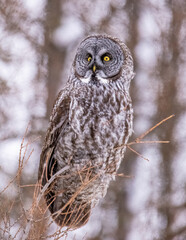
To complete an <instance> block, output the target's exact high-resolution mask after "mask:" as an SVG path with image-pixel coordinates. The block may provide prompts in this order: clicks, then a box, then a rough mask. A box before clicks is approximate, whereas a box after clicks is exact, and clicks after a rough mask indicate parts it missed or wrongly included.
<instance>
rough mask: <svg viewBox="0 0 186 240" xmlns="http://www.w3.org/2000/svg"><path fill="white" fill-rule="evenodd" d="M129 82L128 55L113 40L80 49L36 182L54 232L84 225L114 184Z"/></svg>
mask: <svg viewBox="0 0 186 240" xmlns="http://www.w3.org/2000/svg"><path fill="white" fill-rule="evenodd" d="M133 77H134V72H133V59H132V56H131V54H130V51H129V49H128V48H127V47H126V45H125V44H124V43H122V42H121V41H120V40H118V39H117V38H113V37H110V36H105V35H92V36H88V37H87V38H85V39H84V40H83V41H82V42H81V43H80V45H79V47H78V49H77V53H76V56H75V58H74V61H73V65H72V70H71V75H70V77H69V80H68V82H67V84H66V87H65V88H64V89H63V90H62V91H61V92H60V93H59V95H58V97H57V100H56V102H55V105H54V108H53V112H52V116H51V118H50V126H49V128H48V131H47V134H46V138H45V142H44V146H43V149H42V153H41V158H40V167H39V177H38V179H39V181H40V183H41V185H42V186H44V185H45V184H47V182H48V185H45V186H47V189H45V190H46V191H45V199H46V203H47V205H48V209H49V210H50V212H51V213H52V218H53V219H54V220H55V222H56V223H57V224H58V225H59V226H68V227H72V228H76V227H80V226H82V225H84V224H85V223H86V222H87V221H88V219H89V216H90V211H91V209H92V208H93V207H94V206H95V205H96V204H97V203H98V202H99V200H100V199H101V198H103V197H104V196H105V194H106V192H107V188H108V186H109V182H110V181H111V180H112V179H114V178H115V175H116V172H117V170H118V168H119V166H120V163H121V161H122V159H123V158H124V151H125V148H126V147H125V145H126V143H127V142H128V139H129V136H130V135H131V133H132V122H133V109H132V104H131V98H130V95H129V86H130V81H131V79H132V78H133ZM61 169H64V171H62V172H61V173H60V174H58V175H56V173H57V172H58V171H60V170H61ZM54 174H55V176H54ZM51 179H52V181H50V180H51Z"/></svg>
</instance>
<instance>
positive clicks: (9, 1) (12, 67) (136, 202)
mask: <svg viewBox="0 0 186 240" xmlns="http://www.w3.org/2000/svg"><path fill="white" fill-rule="evenodd" d="M92 33H106V34H109V35H113V36H115V37H118V38H120V39H121V40H123V41H124V42H125V43H126V44H127V46H128V47H129V48H130V50H131V52H132V55H133V58H134V63H135V73H136V76H135V78H134V80H133V81H132V84H131V89H130V92H131V97H132V101H133V107H134V134H133V136H132V137H131V139H130V141H132V140H134V139H135V138H137V137H138V136H140V135H141V134H142V133H144V132H145V131H147V130H148V129H150V128H151V127H152V126H154V125H155V124H157V123H158V122H160V121H161V120H162V119H165V118H166V117H168V116H170V115H172V114H175V117H174V118H171V119H169V120H168V121H166V122H164V123H163V124H162V125H160V126H159V127H157V128H155V129H154V130H153V131H152V132H151V133H149V134H148V135H147V136H146V137H145V139H144V140H149V141H150V140H153V141H158V140H166V141H170V143H169V144H156V143H154V144H147V143H146V144H136V145H135V146H134V149H135V150H136V151H137V152H139V153H140V154H141V155H143V156H144V157H145V158H148V159H149V161H145V160H144V159H142V158H141V157H140V156H139V155H137V154H135V153H134V152H132V151H130V150H129V149H127V152H126V156H125V159H124V161H123V162H122V166H121V167H120V169H119V173H123V174H125V175H130V176H133V177H129V178H126V177H117V178H116V181H114V182H112V184H111V186H110V188H109V190H108V193H107V195H106V197H105V198H104V199H103V201H102V202H101V204H99V206H98V207H96V208H95V209H94V210H93V213H92V217H91V219H90V221H89V223H88V224H87V225H86V226H84V227H82V228H80V229H78V230H75V231H73V232H70V233H69V235H68V237H67V238H64V239H69V240H70V239H77V240H79V239H87V240H185V239H186V1H185V0H149V1H147V0H138V1H135V0H114V1H111V0H105V1H98V0H95V1H87V0H78V1H77V0H68V1H67V0H52V1H51V0H33V1H31V0H1V1H0V151H1V158H0V239H3V240H4V239H22V238H20V236H21V235H19V234H21V231H22V230H21V229H22V228H24V227H23V226H22V225H21V224H22V222H21V221H18V219H19V217H20V212H21V207H20V191H21V195H22V201H23V203H22V205H23V206H24V208H25V209H28V208H29V207H30V205H31V203H32V197H33V191H34V188H33V185H32V184H35V183H36V181H37V169H38V164H39V155H40V152H41V146H42V141H43V137H44V135H45V131H46V129H47V125H48V121H49V116H50V113H51V109H52V105H53V102H54V100H55V98H56V95H57V93H58V92H59V90H60V89H61V88H62V87H63V85H64V84H65V82H66V81H67V78H68V74H69V72H70V67H71V63H72V59H73V56H74V54H75V50H76V48H77V46H78V44H79V43H80V41H81V40H82V39H83V38H84V37H85V36H87V35H89V34H92ZM27 126H28V132H27V134H26V137H25V141H28V142H29V145H28V149H27V153H26V154H25V158H29V154H31V153H32V149H34V151H33V153H32V154H31V156H30V158H29V159H28V162H27V163H26V166H25V167H24V170H23V172H22V174H21V178H20V179H19V181H20V182H21V185H22V186H25V187H22V188H19V190H18V187H17V183H16V181H12V182H10V181H11V180H12V179H14V177H15V175H16V172H17V169H18V165H19V154H20V152H19V151H20V146H21V142H22V138H23V136H24V134H25V130H26V128H27ZM23 150H24V149H23ZM26 155H27V156H26ZM9 183H10V184H9ZM8 184H9V185H8ZM7 185H8V187H7V188H5V187H6V186H7ZM26 186H27V187H26ZM24 214H26V212H24ZM55 227H56V226H55V224H53V225H52V226H51V228H55ZM46 231H48V233H47V234H49V232H50V229H46ZM30 239H31V238H30ZM32 239H33V238H32ZM37 239H40V238H37ZM41 239H42V238H41ZM44 239H49V238H44ZM51 239H58V238H55V237H54V236H53V237H52V236H51ZM61 239H62V238H61Z"/></svg>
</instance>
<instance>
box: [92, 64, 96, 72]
mask: <svg viewBox="0 0 186 240" xmlns="http://www.w3.org/2000/svg"><path fill="white" fill-rule="evenodd" d="M92 70H93V72H95V71H96V65H95V64H94V65H93V68H92Z"/></svg>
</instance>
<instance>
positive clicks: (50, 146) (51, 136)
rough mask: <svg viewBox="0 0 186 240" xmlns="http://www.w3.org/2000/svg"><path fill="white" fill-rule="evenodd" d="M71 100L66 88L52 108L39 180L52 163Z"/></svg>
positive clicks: (67, 116)
mask: <svg viewBox="0 0 186 240" xmlns="http://www.w3.org/2000/svg"><path fill="white" fill-rule="evenodd" d="M70 102H71V99H70V96H69V89H68V88H66V89H64V90H62V91H60V92H59V94H58V97H57V99H56V102H55V104H54V107H53V110H52V115H51V118H50V125H49V128H48V130H47V134H46V137H45V141H44V146H43V149H42V152H41V156H40V166H39V171H38V180H40V179H41V178H43V177H42V176H43V174H45V173H44V171H45V167H48V166H47V165H49V164H50V163H49V161H50V159H51V158H52V155H53V152H54V149H55V146H56V143H57V141H58V137H59V134H60V132H61V131H63V129H65V127H66V125H67V124H68V121H69V108H70Z"/></svg>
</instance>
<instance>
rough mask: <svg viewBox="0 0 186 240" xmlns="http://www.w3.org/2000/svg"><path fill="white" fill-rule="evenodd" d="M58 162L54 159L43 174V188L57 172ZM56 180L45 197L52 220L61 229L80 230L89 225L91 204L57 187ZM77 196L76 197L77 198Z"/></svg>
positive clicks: (47, 190) (48, 188)
mask: <svg viewBox="0 0 186 240" xmlns="http://www.w3.org/2000/svg"><path fill="white" fill-rule="evenodd" d="M57 169H58V164H57V161H55V159H54V158H53V157H52V158H51V159H50V160H49V162H48V168H47V170H46V168H45V169H44V172H43V174H42V186H43V187H44V186H45V184H48V181H49V180H50V178H51V177H52V176H53V175H54V174H55V173H56V172H57ZM57 181H58V178H56V179H55V180H54V181H53V182H52V183H51V184H50V185H49V186H48V187H47V189H46V191H45V193H44V197H45V200H46V203H47V206H48V209H49V211H50V212H51V213H52V218H53V219H54V221H55V222H56V223H57V224H58V225H59V226H61V227H65V226H67V227H71V228H78V227H81V226H83V225H84V224H86V223H87V221H88V219H89V217H90V211H91V203H90V202H88V203H87V202H86V201H85V200H84V201H82V200H80V199H78V194H77V195H76V194H74V195H69V194H68V193H67V192H66V193H65V192H62V190H61V189H59V186H58V187H57V186H56V182H57ZM75 195H76V196H75Z"/></svg>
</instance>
